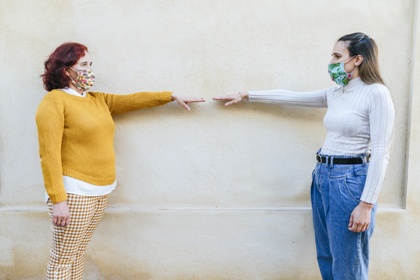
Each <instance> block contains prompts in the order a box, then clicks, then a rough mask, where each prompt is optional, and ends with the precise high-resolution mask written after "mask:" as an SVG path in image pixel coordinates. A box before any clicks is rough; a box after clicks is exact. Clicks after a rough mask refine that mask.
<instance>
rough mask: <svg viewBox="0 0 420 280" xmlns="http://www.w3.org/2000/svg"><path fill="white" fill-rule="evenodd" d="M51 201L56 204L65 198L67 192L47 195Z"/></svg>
mask: <svg viewBox="0 0 420 280" xmlns="http://www.w3.org/2000/svg"><path fill="white" fill-rule="evenodd" d="M48 196H49V197H50V199H51V201H52V203H53V204H57V203H59V202H62V201H65V200H67V194H66V193H63V194H56V195H48Z"/></svg>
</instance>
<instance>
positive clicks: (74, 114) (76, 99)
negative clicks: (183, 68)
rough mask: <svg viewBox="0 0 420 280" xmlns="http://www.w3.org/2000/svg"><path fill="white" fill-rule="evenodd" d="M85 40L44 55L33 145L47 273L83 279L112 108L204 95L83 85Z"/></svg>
mask: <svg viewBox="0 0 420 280" xmlns="http://www.w3.org/2000/svg"><path fill="white" fill-rule="evenodd" d="M91 66H92V60H91V58H90V56H89V52H88V49H87V47H86V46H84V45H82V44H78V43H64V44H62V45H61V46H59V47H58V48H57V49H56V50H55V51H54V52H53V53H52V54H51V55H50V57H49V58H48V59H47V60H46V62H45V72H44V74H43V75H42V78H43V82H44V87H45V89H46V90H47V91H49V92H48V93H47V94H46V95H45V97H44V98H43V100H42V101H41V103H40V105H39V107H38V110H37V113H36V124H37V128H38V140H39V152H40V157H41V166H42V172H43V176H44V184H45V190H46V193H47V196H48V198H47V201H48V206H49V209H50V215H51V218H52V224H53V226H52V234H53V244H52V248H51V251H50V259H49V263H48V268H47V279H82V276H83V267H84V254H85V248H86V246H87V244H88V242H89V241H90V239H91V237H92V234H93V231H94V230H95V228H96V227H97V225H98V223H99V221H100V220H101V218H102V216H103V214H104V210H105V207H106V204H107V200H108V194H109V193H111V192H112V190H113V189H114V188H115V187H116V179H115V177H116V176H115V154H114V147H113V141H114V128H115V127H114V122H113V119H112V115H114V114H119V113H124V112H128V111H131V110H138V109H142V108H147V107H154V106H159V105H163V104H166V103H168V102H170V101H173V100H175V101H177V102H178V103H179V104H180V105H181V106H182V107H184V108H185V109H187V110H190V108H189V107H188V105H187V104H188V103H194V102H203V101H204V99H202V98H191V97H184V96H181V95H179V94H176V93H172V92H168V91H163V92H138V93H133V94H126V95H119V94H107V93H101V92H92V91H89V90H90V88H91V87H92V86H93V83H94V81H95V76H94V74H93V71H92V69H91Z"/></svg>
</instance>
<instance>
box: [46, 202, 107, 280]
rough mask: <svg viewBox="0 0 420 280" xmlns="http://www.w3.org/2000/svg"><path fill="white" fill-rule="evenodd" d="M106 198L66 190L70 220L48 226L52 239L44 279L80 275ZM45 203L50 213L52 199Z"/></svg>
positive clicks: (68, 278) (66, 279)
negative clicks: (66, 222)
mask: <svg viewBox="0 0 420 280" xmlns="http://www.w3.org/2000/svg"><path fill="white" fill-rule="evenodd" d="M107 202H108V195H104V196H82V195H76V194H67V205H68V207H69V210H70V224H69V225H68V226H66V227H59V226H54V225H52V226H51V230H52V235H53V243H52V247H51V250H50V259H49V262H48V267H47V279H51V280H52V279H54V280H79V279H82V278H83V268H84V257H85V249H86V246H87V244H88V243H89V241H90V240H91V238H92V235H93V232H94V231H95V229H96V227H97V226H98V224H99V222H100V220H101V219H102V217H103V215H104V212H105V208H106V205H107ZM48 207H49V210H50V215H52V203H51V200H48Z"/></svg>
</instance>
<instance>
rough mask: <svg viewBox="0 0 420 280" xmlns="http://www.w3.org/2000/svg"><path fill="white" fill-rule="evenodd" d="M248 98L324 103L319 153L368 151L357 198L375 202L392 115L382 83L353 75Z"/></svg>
mask: <svg viewBox="0 0 420 280" xmlns="http://www.w3.org/2000/svg"><path fill="white" fill-rule="evenodd" d="M249 101H251V102H265V103H281V104H286V105H297V106H309V107H327V108H328V109H327V113H326V114H325V117H324V126H325V128H326V130H327V135H326V138H325V141H324V144H323V145H322V149H321V151H320V153H321V154H324V155H345V156H358V155H360V154H368V153H371V155H372V156H371V158H370V163H369V169H368V174H367V177H366V183H365V187H364V189H363V194H362V196H361V201H364V202H368V203H376V201H377V199H378V195H379V191H380V189H381V186H382V183H383V180H384V177H385V172H386V168H387V166H388V161H389V152H390V146H391V142H392V135H393V127H394V117H395V110H394V105H393V102H392V98H391V94H390V92H389V90H388V88H387V87H386V86H384V85H382V84H366V83H364V82H363V81H362V80H361V79H360V78H355V79H353V80H350V82H349V83H348V85H347V86H346V87H341V86H335V87H331V88H327V89H323V90H319V91H314V92H292V91H287V90H281V89H278V90H267V91H250V92H249Z"/></svg>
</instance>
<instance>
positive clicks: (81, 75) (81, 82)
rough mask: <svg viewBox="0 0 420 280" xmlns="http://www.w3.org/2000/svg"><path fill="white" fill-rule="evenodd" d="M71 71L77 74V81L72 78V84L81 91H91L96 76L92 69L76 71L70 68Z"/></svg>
mask: <svg viewBox="0 0 420 280" xmlns="http://www.w3.org/2000/svg"><path fill="white" fill-rule="evenodd" d="M70 69H71V70H73V71H74V72H76V74H77V77H76V79H72V77H70V79H71V82H72V84H73V85H74V86H75V87H76V88H77V89H79V90H89V89H90V88H91V87H92V86H93V84H94V83H95V74H94V73H93V70H92V69H89V70H76V69H73V68H72V67H70Z"/></svg>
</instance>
